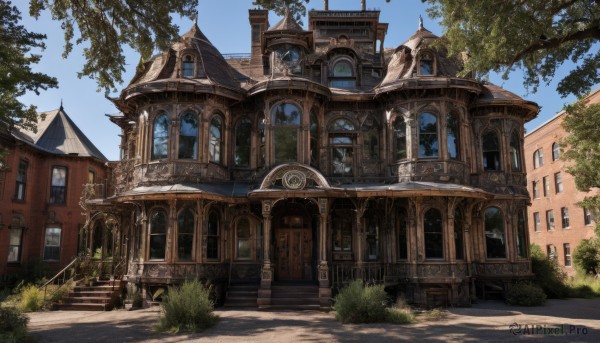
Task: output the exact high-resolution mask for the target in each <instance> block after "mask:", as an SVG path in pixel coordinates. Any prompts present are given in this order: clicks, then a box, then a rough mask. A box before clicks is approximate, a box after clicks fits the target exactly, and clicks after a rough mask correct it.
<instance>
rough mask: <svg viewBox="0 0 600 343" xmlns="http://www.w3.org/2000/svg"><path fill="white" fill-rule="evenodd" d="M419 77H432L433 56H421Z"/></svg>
mask: <svg viewBox="0 0 600 343" xmlns="http://www.w3.org/2000/svg"><path fill="white" fill-rule="evenodd" d="M419 75H433V56H432V55H431V54H430V53H424V54H421V56H420V58H419Z"/></svg>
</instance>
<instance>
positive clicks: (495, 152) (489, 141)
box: [481, 130, 500, 170]
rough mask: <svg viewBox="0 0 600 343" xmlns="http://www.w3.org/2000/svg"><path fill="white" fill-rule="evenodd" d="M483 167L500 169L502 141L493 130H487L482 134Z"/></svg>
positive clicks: (485, 168)
mask: <svg viewBox="0 0 600 343" xmlns="http://www.w3.org/2000/svg"><path fill="white" fill-rule="evenodd" d="M481 140H482V150H483V169H484V170H500V142H499V141H498V135H497V134H496V132H495V131H493V130H487V131H485V132H484V133H483V136H482V139H481Z"/></svg>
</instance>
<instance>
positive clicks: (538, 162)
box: [533, 148, 544, 169]
mask: <svg viewBox="0 0 600 343" xmlns="http://www.w3.org/2000/svg"><path fill="white" fill-rule="evenodd" d="M542 166H544V149H543V148H539V149H537V150H536V151H534V152H533V169H538V168H540V167H542Z"/></svg>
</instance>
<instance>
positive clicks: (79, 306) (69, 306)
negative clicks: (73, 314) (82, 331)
mask: <svg viewBox="0 0 600 343" xmlns="http://www.w3.org/2000/svg"><path fill="white" fill-rule="evenodd" d="M52 309H53V310H55V311H110V310H112V305H110V304H94V303H63V304H54V306H53V307H52Z"/></svg>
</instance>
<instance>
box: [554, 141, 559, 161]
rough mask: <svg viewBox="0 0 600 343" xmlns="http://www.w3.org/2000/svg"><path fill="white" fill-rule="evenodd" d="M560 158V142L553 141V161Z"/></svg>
mask: <svg viewBox="0 0 600 343" xmlns="http://www.w3.org/2000/svg"><path fill="white" fill-rule="evenodd" d="M559 158H560V146H559V145H558V143H556V142H554V143H552V161H556V160H558V159H559Z"/></svg>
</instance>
